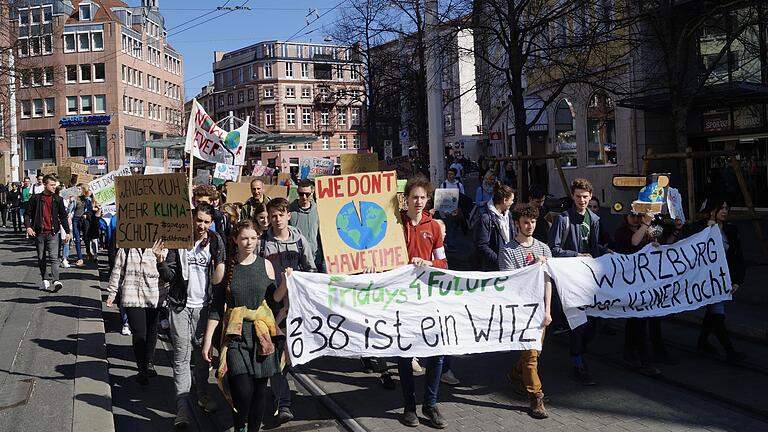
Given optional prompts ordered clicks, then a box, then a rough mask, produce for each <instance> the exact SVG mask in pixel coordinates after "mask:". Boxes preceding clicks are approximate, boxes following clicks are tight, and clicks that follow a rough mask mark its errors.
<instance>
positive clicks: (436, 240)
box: [397, 175, 448, 429]
mask: <svg viewBox="0 0 768 432" xmlns="http://www.w3.org/2000/svg"><path fill="white" fill-rule="evenodd" d="M431 195H432V185H431V184H430V183H429V180H427V179H426V177H424V176H421V175H417V176H416V177H412V178H411V179H409V180H408V183H406V185H405V197H406V201H407V203H408V210H407V211H401V212H400V216H401V218H402V222H403V234H404V235H405V244H406V247H407V249H408V259H409V260H410V262H411V264H415V265H417V266H428V267H437V268H447V267H448V263H447V261H446V259H445V248H444V247H443V231H442V229H441V227H440V225H439V224H438V223H437V222H436V221H435V220H434V219H432V215H431V214H430V213H429V212H428V211H426V210H424V209H425V207H426V206H427V201H428V200H429V197H430V196H431ZM411 360H412V359H411V358H410V357H399V358H398V359H397V371H398V373H399V374H400V381H401V384H402V388H403V402H404V404H405V410H404V412H403V417H402V418H401V421H402V423H403V424H404V425H406V426H411V427H415V426H418V425H419V418H418V417H417V416H416V386H415V383H414V379H413V364H412V362H411ZM425 360H426V362H427V368H426V374H425V383H424V404H423V405H422V413H423V414H424V415H425V416H426V417H427V419H428V421H429V423H430V424H431V425H432V426H433V427H435V428H438V429H443V428H445V427H446V425H447V424H446V422H445V420H444V419H443V416H442V415H441V414H440V411H438V409H437V394H438V391H439V388H440V376H441V375H442V371H443V356H434V357H429V358H427V359H425Z"/></svg>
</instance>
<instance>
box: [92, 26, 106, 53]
mask: <svg viewBox="0 0 768 432" xmlns="http://www.w3.org/2000/svg"><path fill="white" fill-rule="evenodd" d="M91 49H92V50H93V51H101V50H103V49H104V32H101V31H95V32H91Z"/></svg>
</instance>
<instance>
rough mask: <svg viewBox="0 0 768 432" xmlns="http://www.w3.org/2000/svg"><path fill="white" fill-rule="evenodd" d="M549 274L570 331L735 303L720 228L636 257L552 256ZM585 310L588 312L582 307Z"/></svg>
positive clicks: (648, 249) (712, 228) (653, 247)
mask: <svg viewBox="0 0 768 432" xmlns="http://www.w3.org/2000/svg"><path fill="white" fill-rule="evenodd" d="M547 272H548V273H549V274H550V275H552V278H553V279H554V280H555V283H556V285H557V289H558V292H559V294H560V299H561V301H562V304H563V309H564V310H565V315H566V317H567V318H568V322H569V324H570V325H571V328H575V327H576V326H578V325H580V324H583V323H584V322H586V316H585V314H584V312H585V311H586V314H587V315H590V316H598V317H604V318H630V317H638V318H639V317H652V316H663V315H669V314H672V313H677V312H682V311H687V310H695V309H698V308H700V307H702V306H706V305H708V304H712V303H717V302H721V301H724V300H730V299H731V276H730V272H729V270H728V262H727V261H726V258H725V249H724V248H723V238H722V235H721V234H720V229H719V228H718V227H717V226H714V227H710V228H705V229H704V230H703V231H701V232H699V233H697V234H695V235H693V236H691V237H688V238H686V239H684V240H680V241H678V242H677V243H675V244H672V245H667V246H660V247H655V246H653V245H651V244H649V245H647V246H646V247H644V248H643V249H642V250H640V251H639V252H636V253H634V254H631V255H621V254H615V253H614V254H608V255H603V256H601V257H599V258H582V257H579V258H553V259H550V260H548V261H547ZM580 308H583V309H584V310H582V309H580Z"/></svg>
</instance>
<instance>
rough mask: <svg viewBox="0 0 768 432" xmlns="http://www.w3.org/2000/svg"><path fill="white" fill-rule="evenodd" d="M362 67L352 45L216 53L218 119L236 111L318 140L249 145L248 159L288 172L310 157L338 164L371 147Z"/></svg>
mask: <svg viewBox="0 0 768 432" xmlns="http://www.w3.org/2000/svg"><path fill="white" fill-rule="evenodd" d="M361 71H362V65H361V64H360V61H359V58H358V55H357V54H356V47H354V46H341V45H331V44H318V43H304V42H284V41H266V42H259V43H256V44H253V45H250V46H247V47H245V48H241V49H239V50H236V51H232V52H227V53H223V52H215V53H214V63H213V73H214V89H213V92H212V94H213V95H214V96H213V97H214V98H215V108H214V110H215V117H214V118H216V119H217V120H219V119H222V118H224V117H226V116H228V115H229V114H230V113H231V114H232V115H234V116H235V117H237V118H240V119H245V118H246V117H250V118H251V123H252V124H255V125H256V126H257V127H258V128H260V129H262V130H264V131H266V132H268V133H269V134H279V135H282V136H287V137H290V136H313V137H315V138H314V139H313V140H309V141H306V142H302V143H290V144H274V145H264V146H261V147H260V148H259V149H257V150H254V149H251V150H249V155H248V157H247V159H248V160H251V161H253V160H254V159H256V158H258V159H259V160H261V162H262V163H263V164H265V165H268V166H270V167H281V168H282V169H284V170H285V169H286V168H287V167H289V166H298V164H299V162H300V159H301V158H303V157H308V156H318V157H325V158H330V159H334V160H337V161H338V159H339V156H340V155H341V154H344V153H357V152H360V151H363V150H365V149H366V148H367V145H366V134H365V130H364V128H363V116H364V115H365V109H364V107H365V100H364V82H363V78H362V76H361V75H360V74H361Z"/></svg>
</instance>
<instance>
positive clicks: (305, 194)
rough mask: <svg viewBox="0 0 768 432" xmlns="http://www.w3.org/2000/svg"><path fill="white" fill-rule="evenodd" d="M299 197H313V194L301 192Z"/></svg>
mask: <svg viewBox="0 0 768 432" xmlns="http://www.w3.org/2000/svg"><path fill="white" fill-rule="evenodd" d="M299 195H300V196H305V197H308V196H310V195H312V192H299Z"/></svg>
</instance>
